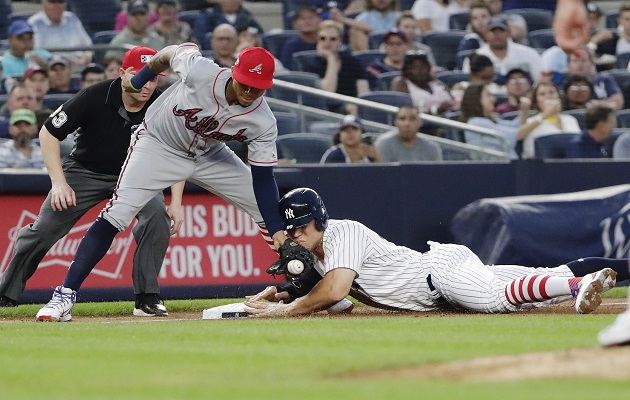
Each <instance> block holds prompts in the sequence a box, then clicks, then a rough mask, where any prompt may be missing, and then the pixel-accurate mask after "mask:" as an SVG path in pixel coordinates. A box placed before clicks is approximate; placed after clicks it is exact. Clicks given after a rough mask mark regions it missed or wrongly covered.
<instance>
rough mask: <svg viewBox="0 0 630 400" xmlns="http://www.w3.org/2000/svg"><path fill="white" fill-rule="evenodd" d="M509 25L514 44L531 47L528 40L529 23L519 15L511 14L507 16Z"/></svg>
mask: <svg viewBox="0 0 630 400" xmlns="http://www.w3.org/2000/svg"><path fill="white" fill-rule="evenodd" d="M507 23H508V29H509V31H510V38H511V39H512V41H513V42H514V43H519V44H522V45H525V46H529V40H528V38H527V33H528V30H527V22H526V21H525V18H523V16H521V15H519V14H509V15H508V16H507Z"/></svg>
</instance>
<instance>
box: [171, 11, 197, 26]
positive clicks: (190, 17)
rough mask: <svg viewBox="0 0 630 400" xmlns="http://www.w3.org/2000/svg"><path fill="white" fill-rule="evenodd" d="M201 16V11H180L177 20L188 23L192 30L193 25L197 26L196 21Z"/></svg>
mask: <svg viewBox="0 0 630 400" xmlns="http://www.w3.org/2000/svg"><path fill="white" fill-rule="evenodd" d="M199 14H201V11H200V10H186V11H180V12H178V13H177V18H179V20H180V21H183V22H187V23H188V25H190V27H191V28H192V27H193V25H195V20H196V19H197V17H198V16H199Z"/></svg>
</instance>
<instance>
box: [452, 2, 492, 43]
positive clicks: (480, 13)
mask: <svg viewBox="0 0 630 400" xmlns="http://www.w3.org/2000/svg"><path fill="white" fill-rule="evenodd" d="M469 14H470V25H469V29H470V32H469V33H467V34H466V36H464V38H463V39H462V41H461V42H460V43H459V47H458V48H457V51H464V50H477V49H478V48H480V47H481V46H483V45H484V44H486V41H485V39H484V37H485V35H486V31H487V30H488V21H490V17H491V13H490V7H488V4H486V3H485V2H484V1H483V0H476V1H474V2H473V3H472V4H470V9H469Z"/></svg>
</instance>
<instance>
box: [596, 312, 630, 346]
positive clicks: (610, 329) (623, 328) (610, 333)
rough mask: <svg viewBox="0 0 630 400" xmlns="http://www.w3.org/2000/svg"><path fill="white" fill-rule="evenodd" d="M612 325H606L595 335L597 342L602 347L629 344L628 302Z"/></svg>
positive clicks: (629, 314) (629, 319)
mask: <svg viewBox="0 0 630 400" xmlns="http://www.w3.org/2000/svg"><path fill="white" fill-rule="evenodd" d="M628 307H629V308H628V310H626V311H625V312H623V313H621V314H620V315H619V316H618V317H617V319H616V320H615V322H613V323H612V325H608V326H607V327H605V328H604V329H602V331H601V332H599V334H598V335H597V340H599V344H601V345H602V346H604V347H608V346H621V345H630V304H628Z"/></svg>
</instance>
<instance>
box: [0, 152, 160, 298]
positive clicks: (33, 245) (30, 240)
mask: <svg viewBox="0 0 630 400" xmlns="http://www.w3.org/2000/svg"><path fill="white" fill-rule="evenodd" d="M63 170H64V175H65V177H66V181H67V182H68V185H70V187H71V188H72V189H73V190H74V192H75V195H76V199H77V205H76V206H73V207H69V208H68V209H67V210H63V211H53V209H52V207H51V204H50V200H51V195H50V193H48V197H46V200H45V201H44V203H43V204H42V207H41V209H40V211H39V216H38V217H37V220H35V222H34V223H32V224H29V225H27V226H25V227H23V228H22V229H20V231H19V233H18V235H17V238H16V240H15V246H14V250H13V257H12V259H11V262H10V263H9V265H8V267H7V269H6V271H5V272H4V274H3V275H2V282H0V296H6V297H8V298H11V299H13V300H18V299H19V297H20V295H21V294H22V292H23V291H24V288H25V287H26V281H27V280H28V279H29V278H30V277H31V276H32V275H33V274H34V273H35V271H36V270H37V266H38V265H39V263H40V262H41V260H42V259H43V258H44V256H45V255H46V253H47V252H48V250H50V248H51V247H52V246H53V245H54V244H55V243H57V241H58V240H59V239H61V238H62V237H63V236H64V235H66V234H67V233H68V232H69V231H70V229H72V227H73V226H74V225H75V224H76V223H77V221H78V220H79V219H80V218H81V217H82V216H83V215H84V214H85V213H86V212H87V211H88V210H89V209H91V208H92V207H94V206H96V205H97V204H99V203H100V202H101V201H103V200H106V199H109V198H110V197H111V196H112V194H113V192H114V188H115V187H116V182H117V180H118V176H116V175H105V174H99V173H95V172H92V171H89V170H87V169H85V168H84V167H83V166H81V165H80V164H79V163H77V162H75V161H72V160H64V163H63ZM136 218H137V219H138V224H137V225H136V226H135V228H134V229H133V235H134V238H135V240H136V243H137V244H138V247H137V249H136V252H135V253H134V256H133V273H132V277H133V285H134V293H135V294H138V293H160V286H159V284H158V274H159V273H160V269H161V268H162V262H163V260H164V256H165V255H166V250H167V249H168V242H169V238H170V233H169V230H170V217H169V216H168V214H167V213H166V207H165V204H164V194H163V193H161V192H160V193H158V194H157V195H156V196H155V197H154V198H152V199H151V200H150V201H149V202H148V203H147V204H146V205H145V206H144V208H142V209H141V210H140V212H139V213H138V215H137V216H136Z"/></svg>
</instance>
